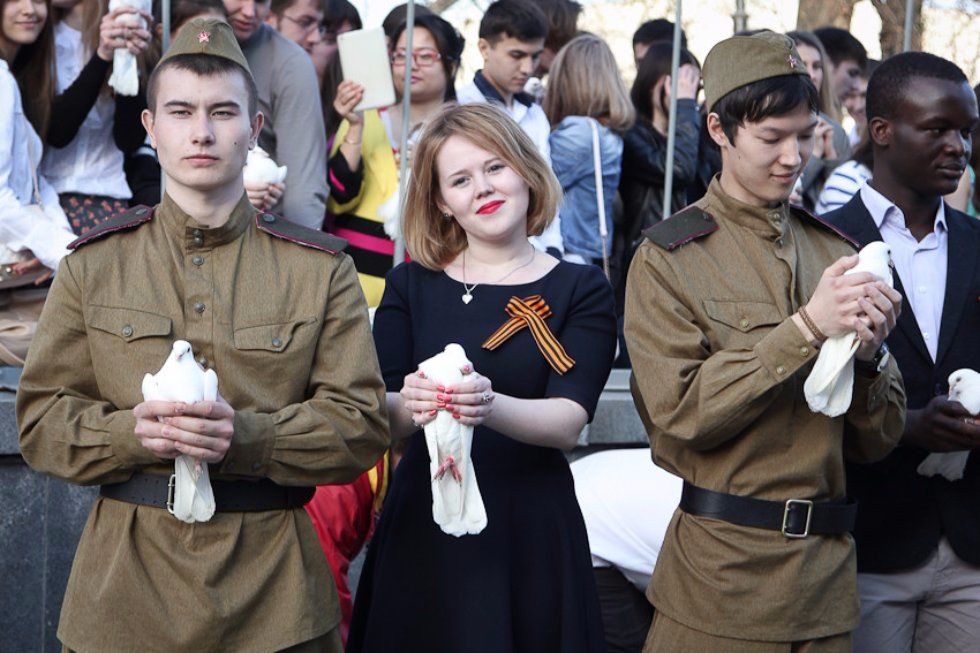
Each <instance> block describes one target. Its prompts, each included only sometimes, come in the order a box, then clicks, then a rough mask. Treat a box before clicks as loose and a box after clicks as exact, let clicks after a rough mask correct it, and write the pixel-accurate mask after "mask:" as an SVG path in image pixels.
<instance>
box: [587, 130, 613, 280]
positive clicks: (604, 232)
mask: <svg viewBox="0 0 980 653" xmlns="http://www.w3.org/2000/svg"><path fill="white" fill-rule="evenodd" d="M589 126H590V127H591V128H592V166H593V168H594V171H595V198H596V207H597V208H598V209H599V239H600V241H601V242H602V271H603V272H604V273H605V274H606V278H607V279H609V253H608V251H607V249H606V241H607V240H608V238H609V228H608V227H607V226H606V198H605V194H604V193H603V190H602V153H601V151H600V149H599V127H598V126H597V124H596V121H595V119H594V118H590V119H589Z"/></svg>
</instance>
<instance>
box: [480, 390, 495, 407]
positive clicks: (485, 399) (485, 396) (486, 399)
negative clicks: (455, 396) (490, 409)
mask: <svg viewBox="0 0 980 653" xmlns="http://www.w3.org/2000/svg"><path fill="white" fill-rule="evenodd" d="M480 401H482V402H483V403H485V404H489V403H490V402H491V401H493V396H492V395H491V394H490V393H489V392H486V391H484V393H483V394H482V395H480Z"/></svg>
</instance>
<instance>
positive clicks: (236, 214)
mask: <svg viewBox="0 0 980 653" xmlns="http://www.w3.org/2000/svg"><path fill="white" fill-rule="evenodd" d="M158 214H159V215H160V217H161V218H163V223H164V224H165V225H166V228H167V230H168V231H169V232H170V234H171V235H172V236H173V237H175V238H179V239H180V240H181V241H182V242H183V243H184V247H185V248H186V249H210V248H212V247H217V246H219V245H224V244H225V243H230V242H231V241H233V240H235V239H236V238H238V237H239V236H241V235H242V233H244V232H245V230H246V229H247V228H248V226H249V225H250V224H252V222H254V221H255V209H254V208H252V205H251V204H249V201H248V196H247V195H246V194H245V193H242V199H240V200H239V201H238V204H236V205H235V208H234V209H232V211H231V216H229V217H228V221H227V222H225V223H224V224H223V225H221V226H220V227H215V228H213V229H211V228H208V227H205V226H203V225H202V224H201V223H200V222H198V221H197V220H195V219H194V218H192V217H191V216H189V215H187V213H185V212H184V210H183V209H182V208H180V207H179V206H178V205H177V203H176V202H174V201H173V199H171V197H170V196H169V195H167V194H166V193H165V194H164V196H163V201H162V202H160V208H159V209H158Z"/></svg>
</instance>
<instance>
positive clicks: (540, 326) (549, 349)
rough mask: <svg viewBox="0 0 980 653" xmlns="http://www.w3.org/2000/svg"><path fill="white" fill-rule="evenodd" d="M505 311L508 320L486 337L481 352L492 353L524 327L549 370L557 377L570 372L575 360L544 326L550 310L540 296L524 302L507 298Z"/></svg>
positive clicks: (523, 300) (525, 299)
mask: <svg viewBox="0 0 980 653" xmlns="http://www.w3.org/2000/svg"><path fill="white" fill-rule="evenodd" d="M505 310H506V311H507V314H508V315H510V319H509V320H507V321H506V322H505V323H504V324H503V326H501V327H500V328H499V329H497V330H496V331H494V333H493V335H491V336H490V337H489V338H487V340H486V342H484V343H483V348H484V349H489V350H491V351H493V350H494V349H496V348H497V347H499V346H500V345H502V344H503V343H504V342H506V341H507V339H508V338H510V337H511V336H512V335H514V334H515V333H517V332H518V331H520V330H521V329H525V328H526V329H530V331H531V335H532V336H533V337H534V343H535V344H536V345H537V346H538V350H539V351H540V352H541V354H542V355H543V356H544V358H545V360H546V361H548V364H549V365H551V367H552V369H554V370H555V371H556V372H558V373H559V374H564V373H565V372H567V371H568V370H570V369H572V366H573V365H575V361H574V360H573V359H572V357H571V356H569V355H568V353H567V352H566V351H565V348H564V347H562V346H561V343H560V342H558V339H557V338H556V337H555V334H553V333H552V332H551V329H549V328H548V325H547V324H545V323H544V320H545V318H547V317H551V309H550V308H549V307H548V304H547V303H545V301H544V298H543V297H542V296H541V295H531V296H530V297H525V298H524V299H521V298H519V297H511V298H510V301H508V302H507V308H506V309H505Z"/></svg>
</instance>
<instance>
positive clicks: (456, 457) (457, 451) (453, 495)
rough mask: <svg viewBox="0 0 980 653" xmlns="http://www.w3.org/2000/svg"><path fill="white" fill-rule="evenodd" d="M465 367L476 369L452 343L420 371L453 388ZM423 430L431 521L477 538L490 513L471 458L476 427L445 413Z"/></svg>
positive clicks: (441, 413) (484, 526)
mask: <svg viewBox="0 0 980 653" xmlns="http://www.w3.org/2000/svg"><path fill="white" fill-rule="evenodd" d="M465 365H469V366H470V369H472V367H473V366H472V365H470V362H469V360H468V359H467V358H466V352H465V351H463V348H462V347H461V346H459V345H457V344H455V343H453V344H449V345H446V348H445V349H444V350H443V352H442V353H440V354H436V355H435V356H433V357H432V358H429V359H427V360H424V361H422V363H420V364H419V370H421V371H422V372H423V373H424V374H425V376H426V378H428V379H431V380H432V381H434V382H435V383H438V384H441V385H443V386H445V387H451V386H453V385H456V384H458V383H459V382H460V381H462V380H463V378H464V376H463V373H462V369H463V367H464V366H465ZM424 428H425V444H426V447H427V448H428V450H429V472H430V473H431V474H432V518H433V520H434V521H435V522H436V523H437V524H438V525H439V527H440V528H441V529H442V531H443V532H444V533H447V534H449V535H454V536H456V537H460V536H462V535H467V534H469V535H476V534H477V533H479V532H481V531H482V530H483V529H484V528H486V526H487V511H486V508H485V506H484V505H483V497H482V495H481V494H480V488H479V486H478V485H477V483H476V472H475V471H474V470H473V460H472V458H471V457H470V452H471V450H472V445H473V427H472V426H467V425H465V424H463V423H462V422H460V421H459V420H457V419H455V418H453V416H452V415H451V414H450V413H449V412H447V411H445V410H442V411H439V413H438V414H437V415H436V418H435V419H434V420H432V421H431V422H429V423H428V424H426V425H425V427H424Z"/></svg>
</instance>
